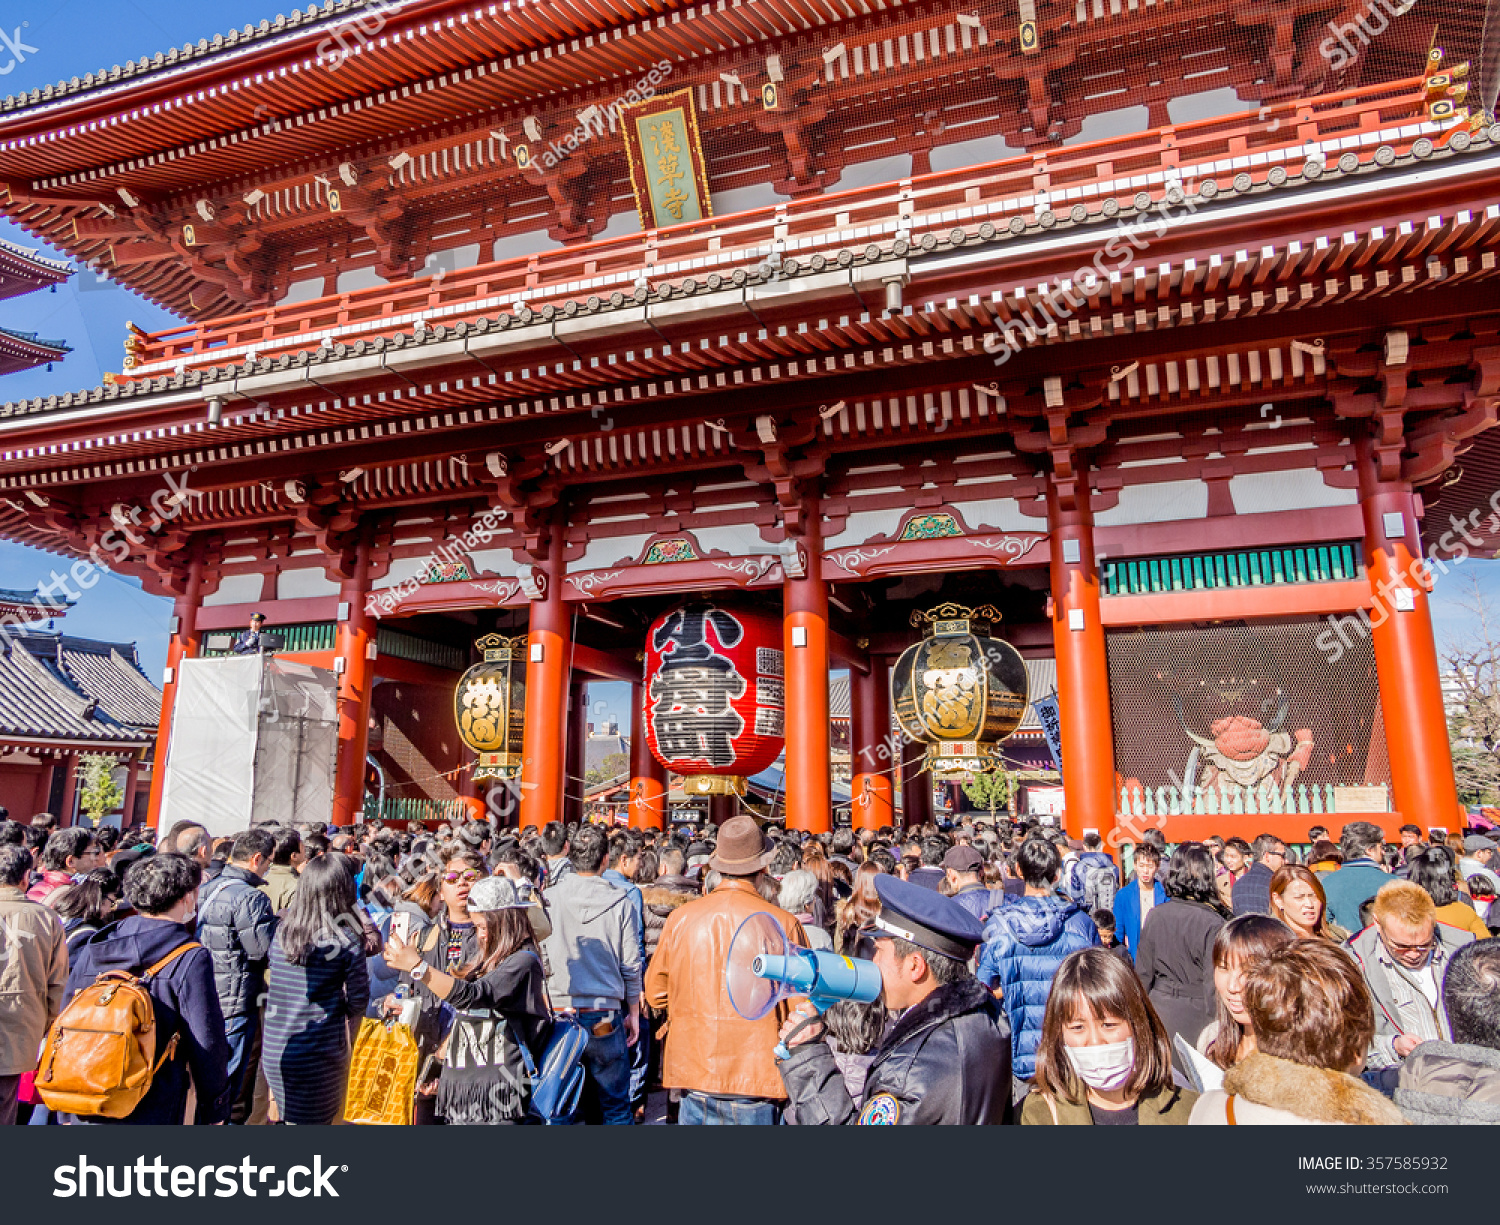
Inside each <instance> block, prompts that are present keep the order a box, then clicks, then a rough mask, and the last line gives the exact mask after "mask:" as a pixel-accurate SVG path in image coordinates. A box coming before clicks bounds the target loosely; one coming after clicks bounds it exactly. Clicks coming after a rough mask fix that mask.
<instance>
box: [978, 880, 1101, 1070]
mask: <svg viewBox="0 0 1500 1225" xmlns="http://www.w3.org/2000/svg"><path fill="white" fill-rule="evenodd" d="M1098 943H1099V929H1098V928H1096V927H1095V926H1094V921H1093V920H1092V919H1091V918H1089V916H1088V915H1087V914H1086V913H1084V911H1083V909H1082V908H1081V907H1079V906H1077V905H1075V904H1074V903H1073V902H1070V901H1069V900H1068V899H1067V898H1065V897H1059V896H1056V895H1054V896H1052V897H1023V898H1017V899H1015V900H1014V901H1013V902H1011V903H1010V905H1008V906H1002V907H1000V909H998V910H996V911H995V912H994V913H993V914H991V915H990V918H989V922H988V923H986V924H985V927H984V947H983V948H982V949H981V950H980V953H979V968H978V970H977V971H976V977H977V978H978V979H979V981H980V982H982V983H984V984H985V985H986V986H987V987H990V988H992V989H993V988H995V987H999V988H1000V990H1001V992H1002V994H1003V998H1002V1000H1001V1003H1002V1004H1003V1005H1004V1008H1005V1015H1006V1017H1007V1018H1009V1020H1010V1034H1011V1037H1010V1041H1011V1071H1012V1073H1013V1074H1014V1075H1015V1076H1017V1077H1019V1078H1020V1079H1022V1080H1029V1079H1031V1077H1032V1075H1033V1074H1035V1072H1036V1048H1037V1046H1038V1045H1040V1043H1041V1040H1042V1017H1043V1015H1044V1014H1045V1012H1046V1011H1047V996H1048V995H1049V994H1051V992H1052V976H1053V975H1054V974H1056V973H1057V967H1058V966H1060V965H1062V963H1063V959H1064V958H1065V957H1067V955H1068V954H1069V953H1076V952H1077V951H1078V950H1079V949H1086V948H1089V947H1090V946H1092V945H1096V944H1098Z"/></svg>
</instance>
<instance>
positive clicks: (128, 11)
mask: <svg viewBox="0 0 1500 1225" xmlns="http://www.w3.org/2000/svg"><path fill="white" fill-rule="evenodd" d="M295 5H296V0H262V2H256V0H217V2H216V3H213V4H203V3H194V2H189V0H154V2H153V3H150V4H139V3H136V2H135V0H62V2H61V3H50V4H28V5H26V6H24V7H22V6H11V7H9V9H8V10H7V13H6V15H5V16H4V17H0V26H4V27H5V29H6V32H7V34H8V35H11V36H13V35H14V33H15V31H16V29H17V25H16V19H17V17H19V16H22V15H24V20H22V21H21V22H20V26H19V33H20V41H21V42H23V43H25V44H26V45H27V46H29V47H35V48H36V51H35V52H34V53H33V52H30V51H28V52H25V53H24V59H23V60H21V61H20V62H14V60H13V57H11V56H10V54H9V52H8V51H6V50H3V49H0V69H3V68H4V63H3V60H4V59H12V60H13V62H12V67H11V68H10V70H9V71H8V72H0V94H5V93H19V92H22V91H25V90H31V89H37V88H40V87H41V86H43V85H47V84H52V83H55V82H57V81H59V80H67V79H68V78H70V77H73V76H82V75H83V74H84V73H86V72H94V71H97V70H99V69H101V68H103V69H107V68H109V67H111V66H113V65H115V64H118V63H121V62H123V61H124V60H126V59H131V58H137V57H139V56H142V55H151V54H155V53H156V52H157V51H165V50H166V49H167V48H168V47H170V46H173V45H176V46H181V45H182V44H184V43H187V42H196V41H197V40H198V39H200V38H208V37H212V36H213V35H214V34H217V33H223V32H225V31H226V30H228V29H230V28H232V27H236V26H243V25H245V24H246V23H259V22H260V21H261V20H263V19H266V18H272V17H275V15H276V14H277V13H278V12H282V13H284V12H286V11H287V10H288V8H290V7H294V6H295ZM0 237H4V238H6V239H9V240H11V241H14V242H19V243H22V244H23V245H26V246H35V245H36V243H35V241H34V240H33V239H31V238H30V237H29V236H28V235H27V234H26V233H25V232H24V231H22V230H20V229H18V228H17V227H15V226H13V225H11V224H9V223H8V222H0ZM52 254H56V253H52ZM126 320H130V321H131V322H133V323H135V324H136V325H137V326H139V327H142V328H145V329H146V330H147V331H155V330H159V329H162V328H168V327H173V326H176V325H177V324H178V323H179V322H180V320H178V319H177V318H176V317H175V316H173V315H170V314H168V313H167V312H165V311H163V310H161V309H159V308H157V307H155V306H153V305H151V304H150V303H148V302H146V301H145V300H144V299H142V298H140V297H138V296H137V295H135V294H134V293H131V292H130V291H129V290H125V289H122V288H120V287H119V286H116V285H113V284H110V283H109V282H107V281H101V280H99V279H98V278H96V277H95V276H94V275H93V274H92V273H90V272H88V271H86V270H85V271H81V272H80V273H79V274H78V275H76V276H74V277H73V278H72V279H71V280H70V281H69V282H68V283H67V284H66V285H63V286H60V287H59V288H58V290H57V292H56V293H46V292H43V293H40V294H31V295H28V296H26V297H24V298H16V299H12V300H11V301H9V302H0V327H5V328H10V329H13V330H16V331H24V332H37V333H39V334H41V335H42V336H44V337H47V338H48V339H61V340H64V341H66V342H67V343H68V344H70V345H72V346H73V352H72V353H71V354H69V356H68V357H67V359H66V360H64V361H62V362H60V363H58V364H57V365H55V366H54V368H53V369H52V371H51V372H50V373H49V372H48V371H47V370H46V369H45V368H42V369H38V370H31V371H26V372H24V373H22V374H13V375H8V376H6V377H5V378H4V379H3V380H0V399H3V400H19V399H25V398H27V397H30V396H38V395H47V394H51V393H61V392H64V391H74V390H77V389H79V388H83V387H93V386H96V385H98V383H99V382H100V379H101V376H102V374H103V372H104V371H106V370H118V369H119V368H120V361H121V358H122V356H123V353H124V349H123V345H124V339H125V323H126ZM58 562H59V559H58V558H56V557H53V556H52V555H49V554H47V553H43V552H41V551H39V550H35V549H28V548H23V547H22V546H20V545H14V544H6V543H0V587H20V588H31V587H34V586H35V585H36V584H38V583H42V582H45V581H46V580H47V579H48V577H49V576H50V575H51V573H52V570H53V567H54V566H57V565H58ZM1469 575H1473V576H1475V577H1477V578H1478V579H1479V582H1480V585H1481V588H1482V589H1483V590H1484V591H1485V592H1486V594H1488V595H1489V596H1490V597H1491V598H1492V599H1494V600H1496V602H1497V604H1500V562H1492V561H1477V560H1475V561H1470V562H1467V563H1466V564H1465V565H1463V566H1460V567H1457V568H1456V569H1454V570H1453V571H1452V572H1451V573H1450V574H1449V575H1448V576H1447V577H1446V578H1440V579H1439V581H1438V588H1437V592H1436V595H1435V599H1434V616H1435V622H1436V626H1437V631H1438V636H1439V639H1440V640H1441V639H1442V638H1444V637H1445V636H1449V635H1452V634H1455V633H1462V632H1463V630H1464V628H1465V620H1466V618H1465V616H1464V614H1463V612H1462V610H1461V609H1459V608H1458V607H1457V606H1456V603H1455V597H1456V596H1459V595H1462V594H1463V593H1462V591H1461V585H1462V582H1463V580H1465V579H1466V578H1467V576H1469ZM170 615H171V604H170V601H167V600H163V599H160V598H158V597H154V596H148V595H146V594H145V592H143V591H142V590H141V587H140V583H139V582H138V581H136V580H135V579H130V578H124V577H121V576H118V575H106V576H105V577H104V578H103V579H102V580H101V581H100V582H99V583H97V584H96V585H95V586H94V587H93V588H92V589H91V590H90V591H88V592H86V593H84V595H83V598H82V600H81V601H80V602H79V605H78V607H77V608H76V609H75V610H74V611H73V612H71V613H69V614H68V616H67V617H66V619H65V620H64V621H59V622H58V625H59V626H66V628H67V629H68V630H69V632H71V633H76V634H82V635H85V636H87V637H94V638H104V639H108V640H110V641H117V642H118V641H125V642H129V641H134V642H137V643H138V644H139V646H140V651H141V657H142V661H143V663H144V664H145V666H146V670H147V672H148V673H149V674H151V675H152V676H154V677H156V678H158V679H160V674H161V669H162V667H163V666H164V664H165V659H166V635H167V619H168V617H170ZM591 689H592V692H591V699H592V701H593V703H595V704H598V703H601V702H602V703H603V706H602V707H599V706H598V705H596V707H595V713H594V717H595V719H596V721H597V720H599V719H603V718H619V719H620V720H621V722H622V724H623V723H625V722H627V719H626V716H625V706H626V699H625V697H624V687H623V686H618V685H609V686H605V685H598V686H593V687H591Z"/></svg>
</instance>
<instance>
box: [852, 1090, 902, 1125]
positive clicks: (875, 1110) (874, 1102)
mask: <svg viewBox="0 0 1500 1225" xmlns="http://www.w3.org/2000/svg"><path fill="white" fill-rule="evenodd" d="M900 1121H901V1103H900V1102H898V1101H897V1100H896V1099H895V1098H894V1097H892V1096H891V1095H890V1094H889V1093H877V1094H876V1095H875V1096H874V1097H872V1098H871V1099H870V1100H869V1101H868V1102H866V1103H865V1108H864V1109H863V1110H861V1111H860V1112H859V1125H860V1126H861V1127H870V1126H876V1127H881V1126H884V1127H890V1126H892V1125H893V1124H896V1123H899V1122H900Z"/></svg>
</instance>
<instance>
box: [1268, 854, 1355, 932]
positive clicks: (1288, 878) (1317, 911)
mask: <svg viewBox="0 0 1500 1225" xmlns="http://www.w3.org/2000/svg"><path fill="white" fill-rule="evenodd" d="M1267 888H1269V889H1270V891H1271V916H1272V917H1273V918H1277V919H1280V920H1281V921H1282V922H1283V923H1285V924H1286V925H1287V926H1288V927H1290V928H1291V929H1292V931H1293V933H1295V935H1296V937H1297V939H1299V940H1313V939H1322V940H1332V941H1333V942H1334V943H1335V944H1342V943H1343V942H1344V941H1345V940H1346V939H1348V937H1349V933H1348V932H1346V931H1345V930H1344V929H1343V928H1342V927H1335V926H1334V925H1333V924H1332V923H1330V922H1329V921H1328V897H1327V895H1326V894H1324V892H1323V886H1322V885H1320V884H1319V883H1318V878H1317V877H1316V876H1314V875H1313V873H1312V872H1310V871H1309V870H1308V869H1307V868H1304V867H1301V866H1299V865H1298V864H1294V863H1289V864H1286V865H1284V866H1283V867H1280V868H1277V869H1276V874H1275V875H1274V876H1272V877H1271V883H1270V884H1269V885H1268V886H1267Z"/></svg>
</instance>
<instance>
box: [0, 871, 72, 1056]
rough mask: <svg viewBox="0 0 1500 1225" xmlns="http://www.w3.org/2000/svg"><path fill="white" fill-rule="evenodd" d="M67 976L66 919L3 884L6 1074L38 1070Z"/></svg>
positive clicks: (0, 972)
mask: <svg viewBox="0 0 1500 1225" xmlns="http://www.w3.org/2000/svg"><path fill="white" fill-rule="evenodd" d="M67 982H68V944H67V941H66V940H65V939H64V938H63V929H62V921H61V920H60V919H58V917H57V915H55V914H54V913H53V912H52V911H50V910H48V909H47V907H45V906H43V905H42V904H41V903H40V902H30V901H27V900H26V897H25V895H24V894H23V893H22V892H21V890H19V889H16V888H0V1076H17V1075H19V1074H20V1073H22V1072H34V1071H35V1070H36V1061H37V1056H38V1054H39V1053H40V1052H41V1049H42V1040H43V1039H44V1038H45V1037H46V1036H47V1030H48V1029H49V1028H50V1027H51V1025H52V1022H53V1021H55V1020H57V1014H58V1012H59V1011H60V1010H61V1008H62V996H63V988H64V987H65V986H66V985H67Z"/></svg>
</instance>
